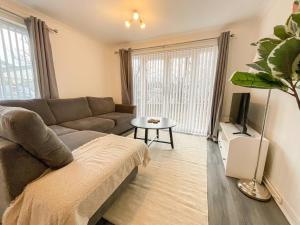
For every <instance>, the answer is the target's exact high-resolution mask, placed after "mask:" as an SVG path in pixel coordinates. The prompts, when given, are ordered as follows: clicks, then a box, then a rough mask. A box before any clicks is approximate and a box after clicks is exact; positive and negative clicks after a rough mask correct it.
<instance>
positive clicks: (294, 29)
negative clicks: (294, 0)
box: [286, 13, 300, 35]
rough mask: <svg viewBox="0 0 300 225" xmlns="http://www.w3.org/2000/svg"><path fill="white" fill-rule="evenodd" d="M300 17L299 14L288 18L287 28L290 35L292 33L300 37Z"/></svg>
mask: <svg viewBox="0 0 300 225" xmlns="http://www.w3.org/2000/svg"><path fill="white" fill-rule="evenodd" d="M299 16H300V14H299V13H294V14H292V15H291V16H290V17H289V18H288V20H287V22H286V26H287V30H288V32H289V33H292V34H294V35H296V34H298V35H299V29H300V26H299V22H300V21H299Z"/></svg>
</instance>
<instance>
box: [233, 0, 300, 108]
mask: <svg viewBox="0 0 300 225" xmlns="http://www.w3.org/2000/svg"><path fill="white" fill-rule="evenodd" d="M298 8H299V1H295V2H294V5H293V13H292V15H290V17H289V18H288V20H287V22H286V24H285V25H278V26H275V27H274V35H275V38H263V39H261V40H259V41H258V42H256V43H253V44H252V45H254V46H256V47H257V53H258V59H257V60H256V61H255V62H253V63H251V64H248V66H249V67H250V68H252V69H254V70H253V71H254V72H235V73H234V74H233V75H232V77H231V79H230V80H231V82H232V83H233V84H234V85H238V86H243V87H249V88H260V89H278V90H281V91H283V92H285V93H287V94H289V95H291V96H293V97H294V98H295V99H296V102H297V104H298V107H299V110H300V98H299V93H298V91H299V89H300V82H299V81H300V12H299V10H298Z"/></svg>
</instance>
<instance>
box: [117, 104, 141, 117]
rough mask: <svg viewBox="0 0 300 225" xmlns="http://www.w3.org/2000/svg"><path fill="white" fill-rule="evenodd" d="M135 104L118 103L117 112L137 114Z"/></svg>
mask: <svg viewBox="0 0 300 225" xmlns="http://www.w3.org/2000/svg"><path fill="white" fill-rule="evenodd" d="M135 109H136V106H135V105H124V104H116V112H121V113H131V114H134V115H135V113H136V112H135Z"/></svg>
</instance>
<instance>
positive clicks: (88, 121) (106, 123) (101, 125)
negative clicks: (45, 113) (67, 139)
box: [60, 117, 115, 132]
mask: <svg viewBox="0 0 300 225" xmlns="http://www.w3.org/2000/svg"><path fill="white" fill-rule="evenodd" d="M60 125H61V126H64V127H68V128H71V129H75V130H93V131H99V132H106V131H109V130H111V129H112V128H113V127H114V126H115V122H114V121H113V120H109V119H103V118H97V117H88V118H84V119H80V120H74V121H69V122H65V123H62V124H60Z"/></svg>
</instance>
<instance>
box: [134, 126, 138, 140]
mask: <svg viewBox="0 0 300 225" xmlns="http://www.w3.org/2000/svg"><path fill="white" fill-rule="evenodd" d="M136 135H137V127H135V128H134V139H136Z"/></svg>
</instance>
